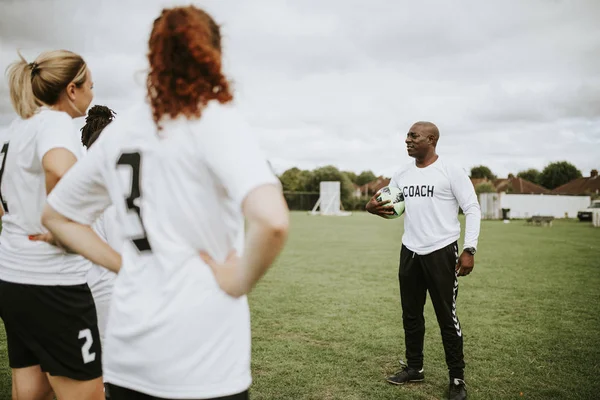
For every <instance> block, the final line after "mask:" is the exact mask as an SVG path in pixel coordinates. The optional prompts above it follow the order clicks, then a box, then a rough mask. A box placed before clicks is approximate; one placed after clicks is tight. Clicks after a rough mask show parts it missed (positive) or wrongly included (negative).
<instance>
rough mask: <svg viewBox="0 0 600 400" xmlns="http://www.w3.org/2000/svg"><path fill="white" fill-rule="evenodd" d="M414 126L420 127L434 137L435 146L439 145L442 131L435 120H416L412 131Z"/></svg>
mask: <svg viewBox="0 0 600 400" xmlns="http://www.w3.org/2000/svg"><path fill="white" fill-rule="evenodd" d="M413 128H420V129H419V130H421V131H422V132H423V133H425V134H426V135H427V136H429V137H432V138H433V146H434V147H435V146H436V145H437V142H438V139H439V138H440V131H439V129H438V127H437V126H435V124H434V123H433V122H428V121H419V122H415V123H414V124H413V126H412V127H411V128H410V130H411V131H412V130H413Z"/></svg>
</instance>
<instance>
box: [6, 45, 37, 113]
mask: <svg viewBox="0 0 600 400" xmlns="http://www.w3.org/2000/svg"><path fill="white" fill-rule="evenodd" d="M18 54H19V61H15V62H14V63H12V64H10V65H9V66H8V68H7V70H6V71H7V72H6V73H7V75H8V86H9V89H10V101H11V102H12V105H13V107H14V109H15V111H16V112H17V114H19V115H20V116H21V118H23V119H26V118H29V117H31V116H32V115H33V114H35V112H36V111H37V109H38V108H39V102H38V101H37V100H36V98H35V96H34V94H33V89H32V86H31V81H32V78H33V74H34V73H37V71H36V64H35V63H31V64H28V63H27V61H25V58H23V56H22V55H21V53H18Z"/></svg>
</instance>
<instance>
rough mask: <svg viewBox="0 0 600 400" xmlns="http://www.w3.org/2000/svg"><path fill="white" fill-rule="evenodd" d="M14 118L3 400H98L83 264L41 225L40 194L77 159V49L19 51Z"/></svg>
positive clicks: (5, 164) (7, 151) (4, 254)
mask: <svg viewBox="0 0 600 400" xmlns="http://www.w3.org/2000/svg"><path fill="white" fill-rule="evenodd" d="M7 75H8V81H9V89H10V98H11V102H12V105H13V107H14V109H15V111H16V112H17V114H18V118H17V119H16V120H15V121H14V122H13V123H12V124H11V125H10V127H9V130H8V134H7V135H6V136H5V137H4V138H3V142H2V143H0V146H1V160H2V164H1V166H0V201H1V204H2V209H3V212H4V215H3V217H2V228H3V229H2V233H1V236H0V316H1V317H2V320H3V321H4V326H5V329H6V336H7V342H8V355H9V363H10V366H11V368H12V384H13V398H17V399H19V400H23V399H25V400H30V399H31V400H37V399H48V398H52V396H53V394H52V392H54V393H55V394H56V396H57V397H58V399H60V400H82V399H85V400H87V399H91V400H100V399H103V398H104V397H103V385H102V379H101V376H102V369H101V350H100V339H99V335H98V328H97V318H96V309H95V306H94V301H93V298H92V295H91V293H90V289H89V287H88V286H87V283H86V276H87V273H88V270H89V269H90V267H91V263H90V262H89V261H87V260H86V259H84V258H83V257H81V256H78V255H75V254H70V253H67V252H66V251H65V250H64V249H62V248H60V247H57V246H55V245H54V243H53V242H54V241H53V239H52V236H51V235H50V234H49V233H48V232H47V230H46V229H45V228H44V227H43V226H42V224H41V215H42V208H43V205H44V203H45V201H46V196H47V195H48V194H49V193H50V192H51V191H52V190H53V189H54V186H55V185H56V184H57V183H58V182H59V181H60V179H61V178H62V177H63V176H64V175H65V173H66V172H67V171H68V170H69V169H70V168H71V167H72V166H73V165H74V164H75V163H76V161H77V160H78V159H79V158H80V157H81V156H82V145H81V142H80V135H79V132H78V130H77V129H76V128H75V126H74V124H73V121H72V119H73V118H76V117H80V116H83V115H85V112H86V110H87V108H88V106H89V104H90V102H91V100H92V97H93V93H92V88H93V83H92V76H91V73H90V71H89V69H88V68H87V65H86V63H85V61H84V60H83V59H82V58H81V56H79V55H77V54H75V53H72V52H69V51H65V50H58V51H50V52H46V53H42V54H40V55H39V56H38V57H37V58H36V59H35V61H33V62H31V63H28V62H27V61H25V59H24V58H23V57H22V56H21V57H20V60H18V61H16V62H15V63H13V64H12V65H11V66H10V67H9V68H8V70H7Z"/></svg>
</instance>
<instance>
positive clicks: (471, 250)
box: [464, 247, 477, 256]
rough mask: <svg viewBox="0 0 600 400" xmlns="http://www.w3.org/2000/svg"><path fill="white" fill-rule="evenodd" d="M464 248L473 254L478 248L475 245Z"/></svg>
mask: <svg viewBox="0 0 600 400" xmlns="http://www.w3.org/2000/svg"><path fill="white" fill-rule="evenodd" d="M464 250H465V251H466V252H467V253H469V254H471V255H472V256H474V255H475V253H476V252H477V249H476V248H475V247H465V248H464Z"/></svg>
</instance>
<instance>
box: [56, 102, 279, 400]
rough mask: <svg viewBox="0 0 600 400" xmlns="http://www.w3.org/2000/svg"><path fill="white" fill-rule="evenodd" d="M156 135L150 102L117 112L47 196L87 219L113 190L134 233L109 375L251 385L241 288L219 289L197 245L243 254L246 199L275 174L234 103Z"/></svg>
mask: <svg viewBox="0 0 600 400" xmlns="http://www.w3.org/2000/svg"><path fill="white" fill-rule="evenodd" d="M160 135H161V137H162V139H159V137H158V135H157V130H156V128H155V126H154V123H153V121H152V116H151V112H150V108H149V107H148V105H143V106H141V107H136V108H135V109H133V110H130V111H129V112H126V113H122V114H121V115H120V117H119V119H118V120H115V121H114V122H112V123H111V124H110V125H109V126H108V127H107V128H106V129H105V130H104V131H103V133H102V136H101V137H100V139H99V140H98V141H97V142H96V143H95V144H94V146H93V147H92V148H91V149H90V151H89V152H88V154H87V156H86V157H85V158H84V159H83V160H82V161H81V162H80V163H78V165H77V166H76V167H75V168H73V169H72V170H70V171H69V173H68V174H67V176H65V177H64V178H63V179H62V180H61V182H60V183H59V185H57V187H56V189H55V190H54V191H53V192H52V194H51V196H50V197H49V198H48V203H49V204H50V205H51V206H52V207H53V208H54V209H56V210H57V211H58V212H60V213H61V214H64V215H65V216H67V217H69V218H71V219H73V220H75V221H77V222H80V223H84V224H91V223H92V222H93V221H94V220H95V218H96V217H97V215H98V214H99V213H101V212H102V210H103V209H104V208H106V207H107V205H108V204H109V203H110V202H111V199H112V203H113V204H115V206H116V209H117V216H118V218H119V221H120V222H121V229H122V230H123V232H124V234H125V235H126V236H127V237H129V238H132V239H134V240H128V241H126V242H125V243H124V245H123V252H122V257H123V265H122V268H121V271H120V272H119V277H118V279H117V280H116V281H115V286H114V289H113V298H112V304H111V309H110V314H109V318H108V326H107V334H106V335H107V336H106V341H105V346H104V354H103V368H104V378H105V380H106V381H107V382H110V383H113V384H115V385H118V386H123V387H126V388H129V389H132V390H136V391H139V392H142V393H147V394H150V395H153V396H157V397H163V398H181V399H183V398H211V397H221V396H228V395H232V394H236V393H240V392H243V391H245V390H247V389H248V387H249V386H250V383H251V375H250V338H251V335H250V312H249V308H248V303H247V298H246V297H245V296H243V297H241V298H238V299H234V298H232V297H230V296H228V295H227V294H226V293H224V292H223V291H222V290H221V289H220V288H219V286H218V284H217V282H216V281H215V279H214V276H213V274H212V272H211V270H210V269H209V268H208V266H207V265H206V264H204V262H203V261H202V259H201V258H200V256H199V251H201V250H204V251H207V252H208V253H209V254H211V255H212V256H213V257H214V258H215V259H216V260H224V259H225V258H226V256H227V254H228V253H229V252H230V251H231V250H232V249H237V251H238V253H241V252H242V250H243V249H242V247H241V244H242V243H243V241H242V240H240V238H241V237H242V235H243V229H244V219H243V215H242V210H241V204H242V202H243V200H244V199H245V198H246V196H247V195H248V193H249V192H250V191H252V190H253V189H255V188H257V187H258V186H261V185H264V184H275V185H279V180H278V179H277V177H275V176H274V175H273V173H272V172H271V170H270V169H269V167H268V164H267V161H266V159H265V157H264V155H263V153H262V151H261V150H260V148H259V146H258V143H257V140H256V139H255V138H254V137H253V136H252V132H251V129H250V128H249V127H248V126H247V124H246V123H245V122H244V121H243V120H242V119H241V118H240V116H239V115H238V114H237V113H236V111H235V106H231V105H228V106H223V105H219V104H213V103H211V104H210V105H209V106H208V107H207V108H206V109H205V110H204V111H203V113H202V118H201V119H200V120H195V121H190V120H186V119H184V118H179V119H177V120H173V121H168V122H164V123H163V130H162V131H161V132H160ZM138 183H139V185H138ZM136 207H139V210H140V214H141V217H142V218H141V219H140V218H139V216H138V214H137V212H136ZM142 221H143V222H142Z"/></svg>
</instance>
